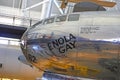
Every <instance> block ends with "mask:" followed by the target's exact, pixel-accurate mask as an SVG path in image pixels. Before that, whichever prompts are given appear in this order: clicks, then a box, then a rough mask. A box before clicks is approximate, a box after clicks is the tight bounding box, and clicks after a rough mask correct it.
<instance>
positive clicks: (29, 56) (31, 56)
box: [28, 54, 37, 63]
mask: <svg viewBox="0 0 120 80" xmlns="http://www.w3.org/2000/svg"><path fill="white" fill-rule="evenodd" d="M28 59H29V60H30V61H31V62H34V63H36V62H37V59H36V57H35V56H33V55H31V54H28Z"/></svg>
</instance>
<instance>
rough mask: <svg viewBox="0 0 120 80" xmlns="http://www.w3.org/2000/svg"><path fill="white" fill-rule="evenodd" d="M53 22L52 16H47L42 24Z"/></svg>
mask: <svg viewBox="0 0 120 80" xmlns="http://www.w3.org/2000/svg"><path fill="white" fill-rule="evenodd" d="M53 22H54V18H49V19H45V20H44V23H43V24H49V23H53Z"/></svg>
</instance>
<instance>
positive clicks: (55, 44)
mask: <svg viewBox="0 0 120 80" xmlns="http://www.w3.org/2000/svg"><path fill="white" fill-rule="evenodd" d="M52 44H53V47H54V48H57V47H59V44H58V40H54V41H52Z"/></svg>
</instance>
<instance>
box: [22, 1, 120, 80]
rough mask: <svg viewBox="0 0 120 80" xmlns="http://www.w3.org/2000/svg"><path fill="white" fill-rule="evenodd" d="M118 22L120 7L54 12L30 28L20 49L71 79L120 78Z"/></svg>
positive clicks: (35, 61) (43, 68)
mask: <svg viewBox="0 0 120 80" xmlns="http://www.w3.org/2000/svg"><path fill="white" fill-rule="evenodd" d="M67 1H71V0H67ZM74 1H77V0H74ZM95 1H96V0H95ZM119 26H120V12H119V11H116V12H113V11H89V12H75V13H70V14H64V15H59V16H54V17H50V18H46V19H43V20H41V21H39V22H37V23H36V24H34V25H33V26H31V27H30V28H28V29H27V31H26V32H25V33H24V35H23V36H22V38H21V49H22V51H23V54H24V56H25V57H26V59H27V60H28V62H29V63H30V64H31V65H33V66H35V67H37V68H38V69H39V70H41V71H43V72H44V73H46V74H47V73H49V72H50V73H53V74H60V75H64V76H66V77H67V76H72V78H71V79H72V80H77V79H76V78H77V77H79V78H89V79H92V80H94V79H95V80H119V79H120V77H119V74H120V66H119V61H120V59H119V55H120V53H119V46H120V45H119V44H120V40H119V39H120V37H119V34H120V27H119ZM111 65H112V66H111ZM50 75H51V74H50ZM43 76H44V75H43ZM54 76H56V75H54ZM57 76H58V75H57ZM44 77H46V80H49V77H48V76H44ZM51 77H53V76H51ZM53 80H54V78H53ZM58 80H66V79H63V78H61V79H58ZM78 80H79V79H78ZM80 80H86V79H80Z"/></svg>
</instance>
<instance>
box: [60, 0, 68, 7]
mask: <svg viewBox="0 0 120 80" xmlns="http://www.w3.org/2000/svg"><path fill="white" fill-rule="evenodd" d="M67 3H68V1H67V0H62V4H61V8H62V9H63V8H65V7H66V6H67Z"/></svg>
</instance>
